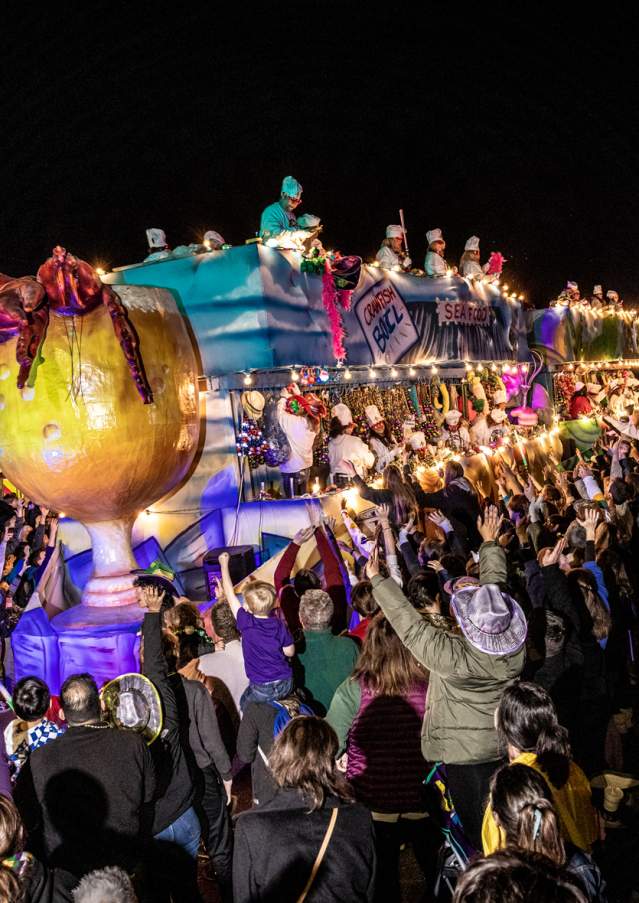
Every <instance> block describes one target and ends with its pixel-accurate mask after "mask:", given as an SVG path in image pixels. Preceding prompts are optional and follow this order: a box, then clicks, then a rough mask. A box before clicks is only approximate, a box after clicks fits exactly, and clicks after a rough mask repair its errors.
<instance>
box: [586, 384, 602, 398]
mask: <svg viewBox="0 0 639 903" xmlns="http://www.w3.org/2000/svg"><path fill="white" fill-rule="evenodd" d="M586 391H587V392H588V395H598V394H599V393H600V392H601V386H600V385H599V383H588V384H587V385H586Z"/></svg>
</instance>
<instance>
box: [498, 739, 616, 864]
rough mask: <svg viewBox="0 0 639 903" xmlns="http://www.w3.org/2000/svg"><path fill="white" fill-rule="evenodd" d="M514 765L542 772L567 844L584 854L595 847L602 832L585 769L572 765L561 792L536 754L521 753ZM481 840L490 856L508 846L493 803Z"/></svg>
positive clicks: (514, 760) (572, 763)
mask: <svg viewBox="0 0 639 903" xmlns="http://www.w3.org/2000/svg"><path fill="white" fill-rule="evenodd" d="M510 764H511V765H528V767H529V768H534V769H535V771H538V772H539V773H540V774H541V775H542V777H543V778H545V780H546V783H547V784H548V787H549V788H550V792H551V794H552V800H553V803H554V806H555V809H556V810H557V815H558V816H559V824H560V825H561V833H562V835H563V838H564V840H569V841H570V842H571V843H573V844H574V845H575V846H576V847H578V848H579V849H580V850H584V851H585V852H589V851H590V848H591V846H592V844H593V843H594V842H595V840H596V839H597V837H598V836H599V832H598V829H597V817H596V815H595V810H594V808H593V805H592V802H591V799H590V784H589V783H588V778H587V777H586V775H585V774H584V773H583V771H582V770H581V768H580V767H579V766H578V765H575V763H574V762H571V763H570V774H569V775H568V780H567V781H566V783H565V784H564V786H563V787H562V788H561V790H558V789H557V788H556V787H555V786H554V785H553V784H551V783H550V780H549V779H548V776H547V775H546V774H544V772H543V771H542V770H541V768H540V766H539V764H538V762H537V756H536V755H535V753H529V752H524V753H521V755H519V756H517V758H516V759H513V761H512V762H511V763H510ZM481 840H482V845H483V847H484V854H485V855H486V856H488V855H489V854H490V853H494V852H495V850H499V849H502V848H503V847H505V846H506V840H505V837H504V832H503V831H502V829H501V828H499V827H498V826H497V825H496V824H495V819H494V817H493V812H492V809H491V806H490V803H489V804H488V806H486V811H485V812H484V823H483V825H482V829H481Z"/></svg>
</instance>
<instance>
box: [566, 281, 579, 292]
mask: <svg viewBox="0 0 639 903" xmlns="http://www.w3.org/2000/svg"><path fill="white" fill-rule="evenodd" d="M566 291H567V292H578V291H579V286H578V285H577V283H576V282H567V283H566Z"/></svg>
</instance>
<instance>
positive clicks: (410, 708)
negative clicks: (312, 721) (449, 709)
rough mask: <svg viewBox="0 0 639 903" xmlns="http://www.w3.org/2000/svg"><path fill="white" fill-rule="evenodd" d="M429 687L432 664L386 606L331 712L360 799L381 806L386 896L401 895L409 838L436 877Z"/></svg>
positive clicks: (376, 812) (380, 891)
mask: <svg viewBox="0 0 639 903" xmlns="http://www.w3.org/2000/svg"><path fill="white" fill-rule="evenodd" d="M427 689H428V674H427V672H426V671H425V670H424V668H422V666H421V665H420V664H419V663H418V662H417V660H416V659H415V658H414V657H413V656H412V655H411V653H410V652H409V651H408V649H407V648H406V647H405V646H404V644H403V643H402V642H401V640H400V639H399V637H398V636H397V634H396V633H395V631H394V630H393V628H392V626H391V625H390V623H389V621H387V620H386V618H385V617H384V616H383V615H382V614H381V613H380V614H378V615H376V616H374V617H373V618H372V619H371V621H370V623H369V627H368V632H367V634H366V638H365V640H364V644H363V647H362V651H361V653H360V656H359V658H358V660H357V663H356V665H355V668H354V670H353V673H352V675H351V676H350V677H349V678H348V679H347V680H345V681H344V682H343V683H342V684H340V686H339V687H338V688H337V690H336V692H335V695H334V697H333V702H332V703H331V706H330V709H329V711H328V714H327V716H326V720H327V721H328V722H329V724H331V725H332V726H333V727H334V728H335V730H336V732H337V735H338V738H339V742H340V753H345V754H346V777H347V778H348V781H349V783H350V786H351V787H352V789H353V793H354V794H355V799H356V800H358V801H359V802H360V803H363V804H364V805H365V806H367V807H368V808H369V809H370V810H371V812H372V814H373V824H374V826H375V838H376V847H377V861H378V875H377V887H376V895H375V897H376V899H378V900H399V899H400V894H399V850H400V845H401V844H402V843H403V842H404V841H406V840H410V841H411V842H412V844H413V849H414V850H415V855H416V857H417V859H418V861H419V863H420V866H421V868H422V870H423V872H424V875H425V877H426V879H427V881H428V882H429V884H430V883H431V882H432V879H433V877H434V869H435V860H436V853H437V849H438V848H439V846H440V836H439V831H438V830H437V829H436V828H435V827H434V826H433V825H432V823H431V821H430V819H429V818H428V817H427V815H426V805H425V798H424V786H423V781H424V777H425V768H426V764H425V762H424V759H423V757H422V753H421V724H422V720H423V718H424V711H425V707H426V692H427ZM409 814H410V817H406V816H408V815H409Z"/></svg>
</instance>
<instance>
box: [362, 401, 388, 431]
mask: <svg viewBox="0 0 639 903" xmlns="http://www.w3.org/2000/svg"><path fill="white" fill-rule="evenodd" d="M364 414H365V415H366V419H367V420H368V422H369V423H370V425H371V426H373V425H374V424H376V423H383V421H384V418H383V417H382V415H381V414H380V412H379V408H378V407H377V405H376V404H369V405H367V406H366V407H365V408H364Z"/></svg>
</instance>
